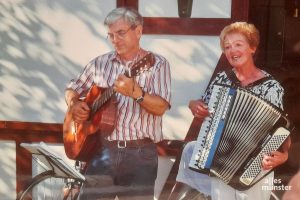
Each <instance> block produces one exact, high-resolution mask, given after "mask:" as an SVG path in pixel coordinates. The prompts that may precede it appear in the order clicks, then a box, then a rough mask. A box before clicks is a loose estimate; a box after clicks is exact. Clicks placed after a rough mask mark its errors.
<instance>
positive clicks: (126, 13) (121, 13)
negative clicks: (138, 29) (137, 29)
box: [104, 7, 143, 26]
mask: <svg viewBox="0 0 300 200" xmlns="http://www.w3.org/2000/svg"><path fill="white" fill-rule="evenodd" d="M119 19H124V21H125V22H127V23H128V24H129V25H130V26H132V25H135V26H137V25H142V26H143V17H142V16H141V15H140V13H139V12H138V11H137V10H135V9H133V8H128V7H121V8H116V9H114V10H112V11H111V12H110V13H108V15H107V16H106V18H105V19H104V25H106V26H110V25H112V24H114V23H115V22H116V21H118V20H119Z"/></svg>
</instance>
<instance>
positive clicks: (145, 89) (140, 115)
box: [64, 8, 171, 200]
mask: <svg viewBox="0 0 300 200" xmlns="http://www.w3.org/2000/svg"><path fill="white" fill-rule="evenodd" d="M104 24H105V25H106V26H107V28H108V35H107V37H108V39H109V40H110V41H111V43H112V45H113V47H114V49H115V51H112V52H109V53H106V54H104V55H100V56H98V57H96V58H94V59H93V60H92V61H90V62H89V63H88V64H87V65H86V66H85V68H84V70H83V72H82V73H81V74H80V75H79V76H78V78H77V79H73V80H71V82H70V83H69V85H68V86H67V89H66V92H65V98H66V102H67V105H68V114H67V115H66V118H65V123H64V141H65V149H66V152H68V151H69V150H70V149H72V148H73V147H72V145H73V144H74V145H76V143H77V142H79V141H80V140H81V138H82V137H81V136H82V135H83V138H85V137H86V136H87V135H93V136H95V137H93V139H92V140H90V141H91V142H93V145H95V141H96V140H97V142H96V143H97V144H96V148H95V149H96V150H95V153H93V154H92V155H91V153H88V154H86V155H85V156H89V159H88V161H87V168H86V172H85V176H86V178H87V181H86V182H85V183H84V186H83V189H82V191H81V194H80V199H88V200H91V199H115V196H116V195H117V196H118V198H119V199H120V200H123V199H153V196H154V182H155V179H156V176H157V166H158V155H157V150H156V145H155V143H157V142H159V141H161V140H162V139H163V134H162V115H163V114H164V113H165V111H166V110H168V109H169V108H170V106H171V104H170V100H171V75H170V66H169V63H168V61H167V60H166V59H165V58H164V57H162V56H160V55H158V54H154V53H150V52H148V51H145V50H144V49H142V48H141V47H140V44H139V42H140V38H141V36H142V30H143V18H142V16H141V15H140V14H139V13H138V12H137V11H136V10H134V9H131V8H116V9H114V10H112V11H111V12H110V13H109V14H108V15H107V17H106V18H105V21H104ZM144 68H145V69H144ZM136 69H137V70H138V72H136ZM132 74H133V75H132ZM95 88H96V90H95V91H96V92H94V89H95ZM97 88H105V89H106V91H109V92H106V93H105V92H103V93H102V91H101V92H100V91H97ZM86 94H88V95H87V98H88V97H89V96H93V95H94V94H96V95H94V96H95V98H94V99H93V100H81V98H82V97H83V96H84V95H86ZM103 96H105V99H104V101H102V100H101V97H103ZM106 96H107V97H106ZM99 99H100V100H99ZM108 99H111V100H112V103H111V104H112V105H113V106H115V109H110V110H112V112H106V113H105V111H102V110H101V106H99V102H100V103H101V102H104V103H103V107H105V105H107V104H109V102H108V103H105V102H106V100H108ZM108 107H109V106H108ZM99 113H100V114H99ZM94 116H95V117H94ZM103 119H105V120H106V121H110V119H112V120H111V121H112V123H111V124H112V128H111V129H109V128H104V129H102V126H105V125H101V123H100V122H99V123H97V120H98V121H99V120H102V121H103ZM107 119H108V120H107ZM105 120H104V121H105ZM74 124H75V125H74ZM91 124H92V125H91ZM104 124H105V123H104ZM70 127H71V128H70ZM74 130H75V131H74ZM102 130H105V131H102ZM108 130H111V131H108ZM69 134H70V135H71V136H70V135H69ZM76 134H78V135H76ZM80 135H81V136H80ZM69 138H71V139H70V140H72V142H71V145H70V142H69ZM74 138H75V139H74ZM98 141H99V143H98ZM99 144H100V145H99ZM86 146H87V149H88V148H89V147H90V146H91V145H88V144H87V145H86ZM84 150H85V149H80V151H79V152H77V150H76V151H75V155H74V154H73V153H74V152H73V151H72V150H71V152H70V156H69V157H71V158H72V159H75V160H76V159H77V156H78V157H80V159H82V160H85V156H82V155H84V154H81V153H84V152H81V151H84ZM67 154H68V153H67Z"/></svg>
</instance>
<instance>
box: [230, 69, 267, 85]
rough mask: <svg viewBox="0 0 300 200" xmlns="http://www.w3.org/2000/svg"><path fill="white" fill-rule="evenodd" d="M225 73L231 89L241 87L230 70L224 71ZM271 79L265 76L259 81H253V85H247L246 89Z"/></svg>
mask: <svg viewBox="0 0 300 200" xmlns="http://www.w3.org/2000/svg"><path fill="white" fill-rule="evenodd" d="M225 73H226V74H227V77H228V78H229V80H230V81H231V86H233V87H242V86H241V82H240V81H239V79H238V78H237V77H236V75H235V73H234V71H233V70H232V69H229V70H226V71H225ZM271 79H273V77H272V76H265V77H263V78H261V79H259V80H256V81H254V82H253V83H251V84H249V85H247V86H246V88H249V87H253V86H256V85H259V84H262V83H263V82H265V81H267V80H271Z"/></svg>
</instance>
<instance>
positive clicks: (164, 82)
mask: <svg viewBox="0 0 300 200" xmlns="http://www.w3.org/2000/svg"><path fill="white" fill-rule="evenodd" d="M159 60H160V61H159V62H158V64H157V65H158V66H156V70H155V72H154V74H153V82H152V91H151V93H152V94H155V95H158V96H160V97H161V98H163V99H165V100H166V101H167V102H168V103H169V105H170V106H171V71H170V64H169V62H168V61H167V60H166V59H165V58H163V57H161V56H160V57H159Z"/></svg>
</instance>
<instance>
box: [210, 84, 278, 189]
mask: <svg viewBox="0 0 300 200" xmlns="http://www.w3.org/2000/svg"><path fill="white" fill-rule="evenodd" d="M236 92H237V93H236V96H235V100H234V101H233V102H232V105H231V111H230V112H229V113H228V116H227V119H226V120H227V122H226V126H225V129H224V131H223V134H222V139H221V141H220V143H219V146H218V149H217V151H216V153H215V158H214V162H213V164H212V168H211V172H213V173H214V174H215V175H216V176H218V177H220V178H221V179H223V181H224V182H226V183H228V182H229V181H230V180H231V179H232V177H233V176H234V175H235V173H236V171H237V170H238V169H239V168H240V166H241V165H242V164H243V162H244V161H245V160H246V159H247V157H248V156H249V154H251V152H252V150H253V149H254V148H255V147H256V146H257V144H258V143H259V142H260V141H261V140H263V138H264V137H265V135H267V134H268V132H269V131H270V129H271V128H272V127H273V126H274V124H275V123H276V122H277V120H278V119H279V118H280V116H281V113H280V112H279V111H278V110H276V109H275V108H273V107H272V106H271V105H269V104H268V103H266V102H265V101H263V100H261V99H260V98H258V97H256V96H254V95H252V94H250V93H248V92H247V91H244V90H242V89H237V91H236Z"/></svg>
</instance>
